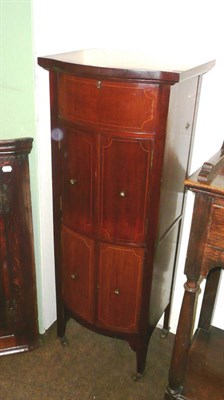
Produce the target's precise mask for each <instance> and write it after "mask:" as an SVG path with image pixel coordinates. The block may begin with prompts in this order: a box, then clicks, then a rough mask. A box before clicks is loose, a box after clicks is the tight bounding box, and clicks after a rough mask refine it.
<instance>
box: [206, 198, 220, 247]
mask: <svg viewBox="0 0 224 400" xmlns="http://www.w3.org/2000/svg"><path fill="white" fill-rule="evenodd" d="M210 220H211V225H210V230H209V233H208V244H209V245H211V246H214V247H216V248H219V249H222V250H224V203H223V204H222V205H221V204H213V205H212V209H211V219H210Z"/></svg>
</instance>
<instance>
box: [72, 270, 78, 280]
mask: <svg viewBox="0 0 224 400" xmlns="http://www.w3.org/2000/svg"><path fill="white" fill-rule="evenodd" d="M78 277H79V276H78V274H77V272H74V273H73V274H71V278H72V279H74V280H75V279H78Z"/></svg>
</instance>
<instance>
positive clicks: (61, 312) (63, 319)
mask: <svg viewBox="0 0 224 400" xmlns="http://www.w3.org/2000/svg"><path fill="white" fill-rule="evenodd" d="M67 320H68V318H67V314H66V311H65V309H64V307H61V308H58V310H57V336H58V337H59V338H60V339H61V340H62V341H63V340H64V338H65V331H66V325H67Z"/></svg>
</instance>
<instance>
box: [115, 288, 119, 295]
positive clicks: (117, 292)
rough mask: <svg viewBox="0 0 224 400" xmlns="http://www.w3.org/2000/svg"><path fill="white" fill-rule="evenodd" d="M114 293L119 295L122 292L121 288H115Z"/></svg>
mask: <svg viewBox="0 0 224 400" xmlns="http://www.w3.org/2000/svg"><path fill="white" fill-rule="evenodd" d="M114 293H115V294H116V295H117V296H118V295H119V294H120V289H118V288H117V289H115V291H114Z"/></svg>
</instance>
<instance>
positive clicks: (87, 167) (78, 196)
mask: <svg viewBox="0 0 224 400" xmlns="http://www.w3.org/2000/svg"><path fill="white" fill-rule="evenodd" d="M95 148H96V145H95V135H94V134H86V133H82V132H78V131H76V130H73V129H67V130H65V136H64V141H63V151H62V171H63V172H62V203H63V207H62V208H63V212H62V219H63V223H64V224H65V225H67V226H68V227H71V228H73V229H75V230H77V231H80V232H83V233H87V232H92V230H93V225H94V209H93V206H94V199H93V197H94V192H95V164H96V162H95V160H96V150H95Z"/></svg>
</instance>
